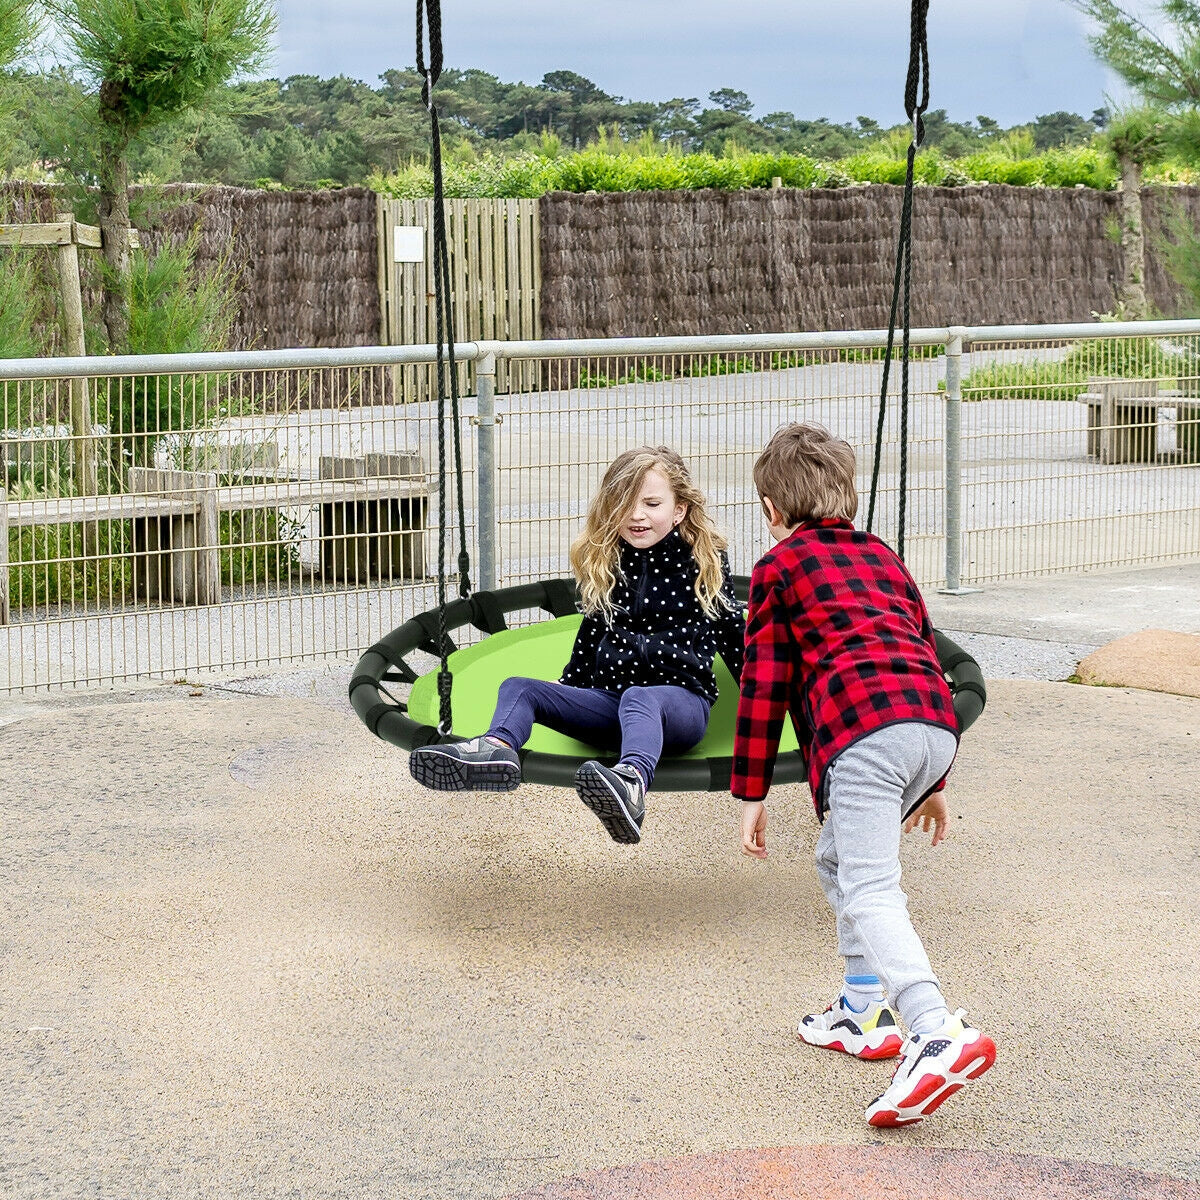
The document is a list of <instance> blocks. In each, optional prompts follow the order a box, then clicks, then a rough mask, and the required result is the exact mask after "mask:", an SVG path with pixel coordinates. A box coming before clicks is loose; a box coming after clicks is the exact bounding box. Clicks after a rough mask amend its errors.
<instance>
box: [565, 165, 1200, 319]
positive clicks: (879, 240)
mask: <svg viewBox="0 0 1200 1200" xmlns="http://www.w3.org/2000/svg"><path fill="white" fill-rule="evenodd" d="M902 192H903V189H901V188H898V187H892V186H887V185H878V186H869V187H853V188H844V189H837V190H826V189H817V190H812V191H796V190H791V189H780V190H774V191H745V192H718V191H699V192H657V193H656V192H644V193H623V194H607V195H606V194H600V195H583V196H580V195H573V194H567V193H559V194H556V195H552V196H547V197H546V198H545V199H544V200H543V202H542V210H541V230H542V247H541V255H542V296H541V304H542V331H543V336H544V337H548V338H551V337H620V336H639V335H640V336H644V335H652V334H697V333H741V332H763V333H775V332H780V331H790V330H819V329H875V328H880V327H883V326H886V325H887V319H888V305H889V303H890V299H891V288H892V272H893V270H894V256H895V238H896V234H897V231H898V228H899V219H900V202H901V197H902ZM1118 202H1119V197H1118V196H1117V195H1115V194H1112V193H1103V192H1096V191H1092V190H1085V189H1072V190H1062V189H1049V188H1016V187H1005V186H990V185H989V186H983V187H965V188H932V187H929V188H921V189H919V191H918V192H917V193H916V197H915V201H914V218H913V311H912V320H913V324H914V325H946V324H960V325H972V324H993V323H1033V322H1047V321H1089V320H1091V319H1092V314H1093V313H1097V312H1109V311H1111V310H1112V309H1113V307H1114V305H1115V290H1116V286H1117V284H1118V282H1119V279H1120V272H1121V251H1120V247H1119V245H1117V244H1116V243H1115V242H1114V241H1113V240H1112V237H1111V235H1110V230H1111V226H1112V223H1113V219H1114V218H1115V216H1116V214H1117V205H1118ZM1171 204H1180V205H1182V206H1183V207H1184V208H1185V210H1187V211H1189V212H1190V213H1191V214H1192V216H1193V217H1194V218H1195V217H1200V189H1196V188H1178V189H1171V190H1170V191H1169V192H1157V193H1156V192H1154V191H1152V190H1150V189H1148V190H1147V205H1146V209H1147V247H1148V252H1149V259H1150V261H1149V264H1148V268H1147V288H1148V292H1149V295H1150V299H1151V302H1152V303H1153V304H1154V305H1155V306H1156V307H1157V308H1158V309H1159V310H1160V311H1162V312H1163V313H1165V314H1167V315H1174V314H1175V313H1176V312H1177V311H1178V309H1179V307H1180V295H1179V293H1178V289H1177V288H1176V286H1175V285H1174V283H1173V282H1172V281H1171V280H1170V278H1169V276H1168V275H1167V273H1166V271H1165V268H1164V266H1163V263H1162V261H1161V255H1159V254H1157V253H1155V252H1154V250H1153V247H1154V245H1155V241H1156V237H1157V232H1158V230H1159V229H1160V228H1161V225H1162V216H1163V214H1164V213H1165V212H1166V211H1167V209H1168V207H1169V205H1171Z"/></svg>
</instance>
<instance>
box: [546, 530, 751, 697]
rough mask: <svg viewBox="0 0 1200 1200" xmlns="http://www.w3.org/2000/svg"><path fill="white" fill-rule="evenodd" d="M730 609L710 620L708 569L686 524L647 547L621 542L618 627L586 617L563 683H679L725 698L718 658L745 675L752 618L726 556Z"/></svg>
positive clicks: (612, 686) (617, 687)
mask: <svg viewBox="0 0 1200 1200" xmlns="http://www.w3.org/2000/svg"><path fill="white" fill-rule="evenodd" d="M721 566H722V568H723V570H724V574H725V582H724V584H723V585H722V588H721V595H722V596H723V597H724V598H725V600H726V602H727V604H728V607H727V608H721V609H720V610H719V611H718V614H717V619H716V620H710V619H709V618H708V617H707V616H706V615H705V613H704V609H702V608H701V607H700V601H699V599H698V598H697V596H696V579H697V578H698V577H699V574H700V568H699V567H698V565H697V564H696V560H695V558H693V556H692V548H691V546H690V545H689V544H688V543H687V542H686V541H684V539H683V537H682V536H681V535H680V533H679V530H678V529H673V530H671V532H670V533H668V534H667V536H666V537H665V538H663V540H662V541H661V542H658V543H656V544H655V545H653V546H650V547H647V548H645V549H639V548H637V547H635V546H631V545H629V543H628V542H622V544H621V572H620V574H619V575H618V576H617V582H616V583H615V584H614V586H613V592H612V602H613V609H614V615H613V620H612V624H611V625H609V624H607V623H606V622H605V620H604V618H603V617H602V616H597V615H585V616H584V618H583V624H582V625H581V626H580V627H579V633H578V634H577V635H576V637H575V646H574V649H573V650H572V652H571V659H570V661H569V662H568V663H567V665H566V668H565V669H564V670H563V673H562V679H561V682H562V683H566V684H570V685H571V686H572V687H593V688H604V689H606V690H608V691H614V692H623V691H625V690H626V689H627V688H631V687H657V686H662V685H672V686H675V687H682V688H686V689H687V690H688V691H689V692H694V693H695V694H696V695H697V696H701V697H703V698H704V699H705V700H707V701H708V702H709V704H712V703H713V702H714V701H715V700H716V698H717V680H716V676H715V675H714V674H713V656H714V655H715V654H720V655H721V657H722V658H723V659H724V660H725V665H726V666H727V667H728V668H729V670H730V673H731V674H732V675H733V677H734V679H738V678H740V677H741V673H742V650H743V642H744V638H745V628H746V625H745V617H744V615H743V613H742V609H741V606H740V605H739V604H738V603H737V601H736V600H735V599H734V594H733V578H732V576H731V574H730V571H729V560H728V558H727V557H726V556H725V554H724V553H722V555H721Z"/></svg>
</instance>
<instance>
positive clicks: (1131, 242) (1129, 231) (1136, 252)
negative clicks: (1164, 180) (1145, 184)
mask: <svg viewBox="0 0 1200 1200" xmlns="http://www.w3.org/2000/svg"><path fill="white" fill-rule="evenodd" d="M1119 164H1120V168H1121V257H1122V259H1123V261H1124V273H1123V276H1122V279H1121V292H1120V295H1119V296H1118V300H1120V302H1121V304H1122V305H1124V308H1125V317H1126V319H1127V320H1130V321H1142V320H1145V318H1146V315H1147V304H1146V238H1145V236H1144V234H1143V232H1142V166H1141V163H1139V162H1136V161H1135V160H1134V159H1132V158H1128V157H1126V156H1124V155H1121V156H1120V158H1119Z"/></svg>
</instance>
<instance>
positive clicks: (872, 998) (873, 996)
mask: <svg viewBox="0 0 1200 1200" xmlns="http://www.w3.org/2000/svg"><path fill="white" fill-rule="evenodd" d="M842 995H843V996H844V997H845V998H846V1006H847V1007H848V1008H849V1009H850V1011H851V1012H856V1013H860V1012H862V1011H863V1010H864V1009H865V1008H866V1007H867V1005H868V1004H878V1003H879V1002H880V1001H881V1000H882V999H883V998H884V991H883V984H882V983H880V982H879V976H877V975H847V976H846V978H845V982H844V983H843V984H842Z"/></svg>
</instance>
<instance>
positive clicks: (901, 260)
mask: <svg viewBox="0 0 1200 1200" xmlns="http://www.w3.org/2000/svg"><path fill="white" fill-rule="evenodd" d="M928 15H929V0H913V6H912V28H911V37H910V42H909V50H908V77H907V79H906V81H905V85H904V111H905V113H906V114H907V116H908V119H909V121H910V122H911V123H912V140H911V141H910V142H909V144H908V164H907V167H906V169H905V174H904V199H903V202H902V203H901V206H900V234H899V237H898V238H897V239H896V272H895V276H894V278H893V280H892V307H891V313H890V315H889V317H888V336H887V349H886V350H885V351H884V356H883V385H882V387H881V389H880V393H879V420H878V422H877V424H876V427H875V463H874V466H873V468H872V470H871V499H870V503H869V504H868V506H867V531H868V532H870V531H871V529H872V526H873V525H874V521H875V499H876V495H877V493H878V491H879V464H880V458H881V456H882V453H883V425H884V416H885V413H886V411H887V394H888V376H889V374H890V370H891V365H892V348H893V346H894V345H895V340H896V310H897V308H898V307H899V302H900V292H901V281H902V280H903V291H904V316H903V336H902V344H901V350H900V499H899V505H898V512H897V517H896V553H897V554H898V555H899V556H900V558H901V560H903V558H904V509H905V501H906V499H907V496H908V354H909V345H908V334H909V321H910V312H911V305H910V295H911V291H912V200H913V172H914V167H915V164H916V159H917V147H918V146H920V144H921V143H922V142H923V141H924V140H925V122H924V121H923V120H922V119H921V114H922V113H924V112H925V111H926V110H927V109H928V108H929V39H928V36H927V34H926V29H925V25H926V18H927V17H928ZM918 90H919V91H920V98H919V99H918V95H917V93H918Z"/></svg>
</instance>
